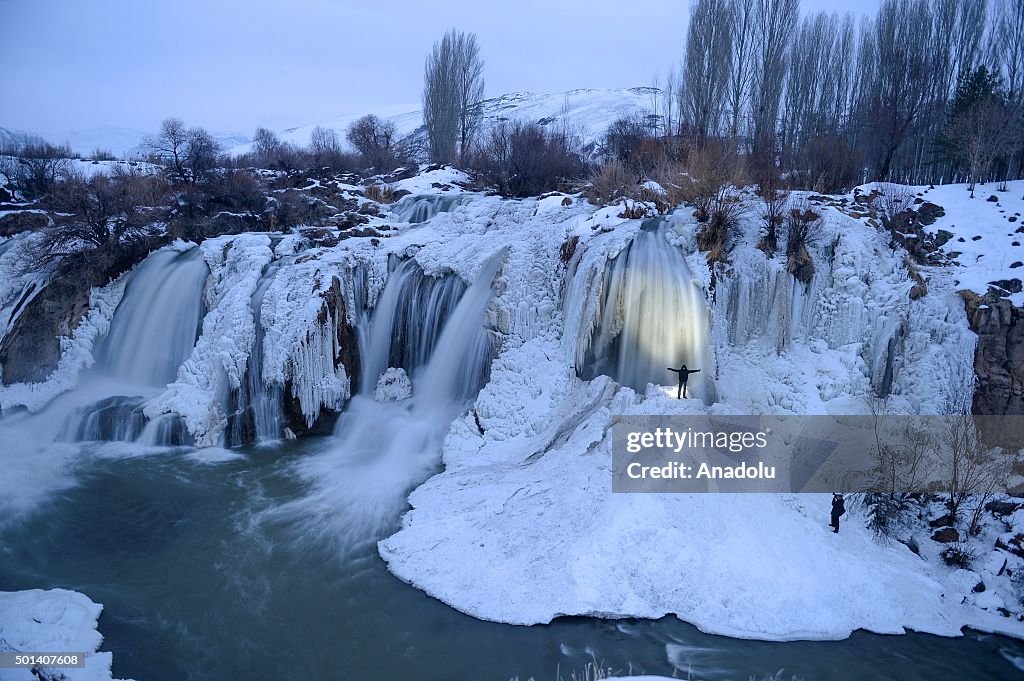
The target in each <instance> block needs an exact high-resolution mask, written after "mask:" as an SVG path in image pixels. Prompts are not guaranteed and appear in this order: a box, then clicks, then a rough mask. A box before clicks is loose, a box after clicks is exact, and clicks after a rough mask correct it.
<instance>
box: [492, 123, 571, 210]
mask: <svg viewBox="0 0 1024 681" xmlns="http://www.w3.org/2000/svg"><path fill="white" fill-rule="evenodd" d="M475 165H476V166H477V170H478V172H479V174H480V176H481V177H482V178H483V179H484V180H485V181H487V182H490V183H492V184H494V185H496V186H497V187H498V191H499V192H501V194H503V195H504V196H536V195H539V194H543V193H544V192H546V191H554V190H559V189H563V188H565V187H567V186H568V185H569V184H570V183H572V182H575V181H577V180H579V179H580V178H581V177H583V174H584V172H585V170H586V168H585V166H584V163H583V158H582V157H581V156H580V154H579V151H578V149H577V142H576V140H575V139H574V138H573V137H572V136H571V135H568V134H566V133H565V132H563V131H561V130H549V129H547V128H545V127H543V126H541V125H538V124H537V123H524V122H522V121H515V122H513V123H508V122H505V121H503V122H501V123H499V124H498V125H496V126H494V127H493V128H492V129H491V131H490V134H489V135H488V137H487V139H486V141H485V143H484V146H483V149H482V150H481V152H480V153H479V154H478V155H477V158H476V162H475Z"/></svg>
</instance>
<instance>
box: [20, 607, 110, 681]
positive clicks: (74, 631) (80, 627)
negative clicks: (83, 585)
mask: <svg viewBox="0 0 1024 681" xmlns="http://www.w3.org/2000/svg"><path fill="white" fill-rule="evenodd" d="M102 610H103V606H102V605H100V604H98V603H94V602H93V601H92V600H90V599H89V598H88V597H87V596H85V595H84V594H81V593H78V592H77V591H67V590H65V589H50V590H48V591H43V590H42V589H31V590H28V591H0V650H3V651H21V652H33V653H85V667H81V668H62V669H59V670H57V669H54V670H47V671H52V672H54V674H55V676H54V678H63V679H65V681H111V680H112V679H113V677H112V676H111V671H110V665H111V663H112V661H113V655H112V654H111V653H108V652H100V651H99V647H100V644H101V643H102V642H103V636H101V635H100V633H99V631H98V630H97V628H96V626H97V621H98V619H99V616H100V612H101V611H102ZM61 675H63V676H61ZM35 679H36V677H35V676H33V675H32V673H31V671H30V670H28V669H0V681H34V680H35Z"/></svg>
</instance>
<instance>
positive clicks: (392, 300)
mask: <svg viewBox="0 0 1024 681" xmlns="http://www.w3.org/2000/svg"><path fill="white" fill-rule="evenodd" d="M465 291H466V284H465V283H464V282H463V281H462V280H461V279H460V278H459V277H457V276H455V275H453V274H450V275H446V276H442V277H431V276H428V275H426V274H424V273H423V270H422V269H421V268H420V266H419V265H418V264H417V263H416V261H415V260H413V259H411V258H410V259H407V260H403V261H401V262H400V263H399V264H398V265H397V267H396V268H395V270H394V272H392V273H391V275H390V276H389V277H388V282H387V284H386V285H385V287H384V290H383V292H381V295H380V299H379V300H378V301H377V305H376V308H375V311H374V314H373V318H372V320H371V322H370V323H369V325H368V331H367V332H366V333H363V334H360V335H361V337H362V343H361V347H360V354H361V358H362V366H363V378H362V384H361V389H360V393H362V394H363V395H372V394H373V389H374V388H375V387H376V386H377V380H378V379H379V378H380V375H381V374H382V373H383V372H384V370H385V369H387V368H388V367H399V368H402V369H405V370H406V373H408V374H409V376H410V377H415V375H416V372H417V371H418V370H419V369H421V368H422V367H425V366H426V364H427V361H428V359H429V358H430V356H431V354H432V353H433V351H434V346H435V345H436V344H437V342H438V340H439V339H440V337H441V331H442V329H443V328H444V327H445V324H446V322H447V321H448V318H449V317H450V316H451V315H452V313H453V311H454V310H455V309H456V306H457V305H458V303H459V300H460V299H461V297H462V295H463V293H464V292H465Z"/></svg>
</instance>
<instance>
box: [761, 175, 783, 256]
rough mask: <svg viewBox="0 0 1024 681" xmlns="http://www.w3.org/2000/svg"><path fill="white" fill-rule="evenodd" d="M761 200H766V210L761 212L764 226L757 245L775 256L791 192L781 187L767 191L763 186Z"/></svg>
mask: <svg viewBox="0 0 1024 681" xmlns="http://www.w3.org/2000/svg"><path fill="white" fill-rule="evenodd" d="M761 200H762V201H764V210H763V212H762V213H761V222H763V223H764V228H763V231H762V234H761V239H760V240H759V241H758V242H757V247H758V248H759V249H760V250H762V251H764V254H765V255H767V256H768V257H769V258H772V257H774V256H775V251H776V250H778V248H779V228H780V227H782V223H783V221H784V220H785V215H784V213H785V210H786V204H787V203H788V202H789V192H788V191H785V190H780V189H771V190H767V191H765V190H764V188H762V191H761Z"/></svg>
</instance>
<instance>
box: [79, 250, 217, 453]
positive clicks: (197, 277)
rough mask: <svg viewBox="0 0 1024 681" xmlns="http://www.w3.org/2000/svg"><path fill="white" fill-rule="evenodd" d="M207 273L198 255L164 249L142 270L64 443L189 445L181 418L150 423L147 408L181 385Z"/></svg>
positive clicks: (115, 319)
mask: <svg viewBox="0 0 1024 681" xmlns="http://www.w3.org/2000/svg"><path fill="white" fill-rule="evenodd" d="M208 274H209V269H208V267H207V266H206V262H205V261H204V260H203V257H202V253H201V252H200V250H199V249H198V248H192V249H190V250H187V251H185V252H179V251H175V250H169V249H168V250H160V251H157V252H155V253H153V254H151V255H150V256H149V257H147V258H146V259H145V260H144V261H143V262H142V264H141V265H139V267H138V269H137V270H136V271H135V273H134V274H133V275H132V278H131V280H130V281H129V283H128V286H127V287H126V289H125V294H124V297H123V298H122V300H121V302H120V304H119V305H118V306H117V309H116V311H115V312H114V317H113V320H112V321H111V325H110V330H109V331H108V333H107V335H106V336H105V337H104V338H103V340H102V341H100V343H99V344H98V347H97V349H96V364H95V366H94V367H93V369H92V371H91V372H90V374H89V375H88V376H86V377H85V380H84V383H85V385H84V386H82V387H80V389H79V391H78V393H79V394H80V396H81V398H87V399H89V400H90V402H88V403H82V402H81V401H79V402H78V406H76V407H74V408H73V409H72V411H71V412H70V413H69V414H68V415H67V416H66V418H65V420H64V426H63V430H62V432H61V433H60V435H59V437H60V439H64V440H72V441H91V440H120V441H134V440H138V441H140V442H143V443H146V444H160V445H180V444H189V443H191V436H190V435H189V434H188V431H187V429H186V428H185V427H184V425H183V424H182V422H181V419H180V417H178V416H177V415H166V416H165V417H163V418H161V419H160V423H159V424H158V425H156V424H152V423H147V419H146V417H145V415H144V414H143V403H144V402H145V399H146V398H148V397H151V396H153V395H154V394H155V393H157V392H159V390H160V389H161V388H163V387H164V386H166V385H167V384H168V383H169V382H171V381H173V380H174V379H175V377H176V375H177V372H178V367H179V366H180V365H181V363H182V362H184V361H185V359H186V358H187V357H188V356H189V353H190V352H191V350H192V347H193V346H194V345H195V342H196V338H197V336H198V333H199V329H200V324H201V323H202V318H203V313H204V309H203V289H204V287H205V285H206V279H207V276H208ZM97 398H99V399H97Z"/></svg>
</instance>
